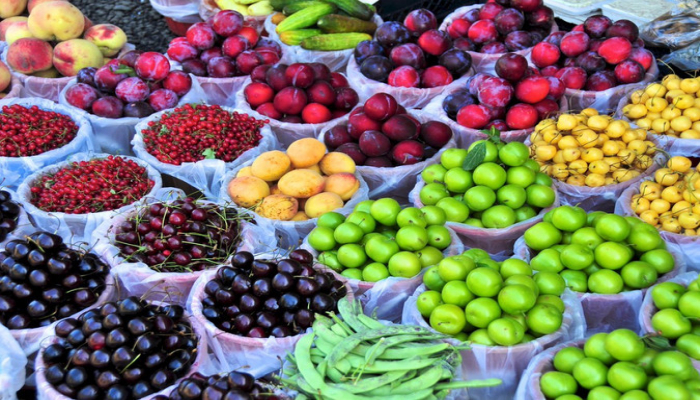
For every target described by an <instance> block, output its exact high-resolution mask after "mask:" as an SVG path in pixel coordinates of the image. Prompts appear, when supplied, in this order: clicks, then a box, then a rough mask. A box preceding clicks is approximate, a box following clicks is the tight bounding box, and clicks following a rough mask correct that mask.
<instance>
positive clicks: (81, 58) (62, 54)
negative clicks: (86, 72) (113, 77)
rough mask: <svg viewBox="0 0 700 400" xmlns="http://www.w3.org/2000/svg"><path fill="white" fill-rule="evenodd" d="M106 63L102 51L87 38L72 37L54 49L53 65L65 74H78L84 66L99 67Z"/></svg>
mask: <svg viewBox="0 0 700 400" xmlns="http://www.w3.org/2000/svg"><path fill="white" fill-rule="evenodd" d="M103 63H104V60H103V56H102V53H101V52H100V49H98V48H97V46H95V45H94V44H93V43H91V42H89V41H87V40H85V39H70V40H66V41H65V42H61V43H59V44H57V45H56V47H54V49H53V66H54V67H55V68H56V69H57V70H58V72H60V73H61V75H63V76H76V75H78V72H80V70H81V69H83V68H88V67H94V68H99V67H101V66H102V64H103Z"/></svg>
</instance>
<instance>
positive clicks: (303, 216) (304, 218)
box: [290, 211, 310, 221]
mask: <svg viewBox="0 0 700 400" xmlns="http://www.w3.org/2000/svg"><path fill="white" fill-rule="evenodd" d="M309 219H310V218H309V216H308V215H306V213H305V212H303V211H298V212H297V213H296V215H294V216H293V217H292V219H290V221H308V220H309Z"/></svg>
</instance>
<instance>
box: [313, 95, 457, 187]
mask: <svg viewBox="0 0 700 400" xmlns="http://www.w3.org/2000/svg"><path fill="white" fill-rule="evenodd" d="M319 140H322V141H323V142H324V143H325V144H326V146H328V147H329V148H330V149H332V150H334V151H339V152H342V153H345V154H347V155H349V156H350V157H352V158H353V160H354V161H355V164H357V165H358V167H357V170H358V171H359V172H360V174H361V175H362V178H364V180H365V181H366V182H367V185H368V186H369V190H370V192H369V197H371V198H376V197H380V196H389V195H390V196H392V197H393V198H395V199H406V198H407V197H408V193H409V192H410V191H411V189H413V188H414V187H415V184H416V177H417V176H418V175H419V174H420V172H421V171H423V170H424V169H425V168H426V167H427V166H428V165H429V164H432V163H435V162H437V161H438V160H439V159H440V156H441V154H443V153H444V152H445V151H446V150H447V149H451V148H454V147H456V146H457V143H456V138H455V137H454V135H453V134H452V130H451V129H450V127H449V126H447V125H446V124H444V123H442V122H438V121H435V118H434V117H433V115H431V114H430V113H428V112H424V111H417V110H411V111H410V112H406V110H405V109H404V108H403V107H402V106H400V105H399V104H398V103H397V102H396V100H395V99H394V98H393V97H392V96H391V95H389V94H384V93H378V94H375V95H373V96H372V97H370V98H369V99H367V101H366V102H365V103H364V104H363V105H361V106H359V107H357V108H355V109H354V110H353V111H352V112H351V113H350V115H349V116H348V117H347V118H346V117H343V118H342V119H341V120H340V121H339V122H338V123H337V124H329V126H328V127H326V128H325V129H324V130H323V131H322V132H321V134H320V135H319Z"/></svg>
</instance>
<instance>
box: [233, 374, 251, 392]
mask: <svg viewBox="0 0 700 400" xmlns="http://www.w3.org/2000/svg"><path fill="white" fill-rule="evenodd" d="M226 381H227V382H228V384H229V387H230V388H238V389H241V390H243V391H245V392H250V391H251V390H253V385H254V384H255V378H253V376H252V375H250V374H244V373H240V372H237V371H231V372H229V373H228V375H227V376H226Z"/></svg>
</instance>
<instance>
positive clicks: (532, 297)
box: [416, 249, 565, 346]
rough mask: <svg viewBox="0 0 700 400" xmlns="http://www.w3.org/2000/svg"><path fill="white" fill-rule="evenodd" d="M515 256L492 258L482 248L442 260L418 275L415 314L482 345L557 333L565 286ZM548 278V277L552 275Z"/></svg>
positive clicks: (509, 343)
mask: <svg viewBox="0 0 700 400" xmlns="http://www.w3.org/2000/svg"><path fill="white" fill-rule="evenodd" d="M532 273H533V271H532V268H530V266H529V265H528V264H527V263H526V262H525V261H523V260H520V259H517V258H511V259H507V260H505V261H503V262H496V261H494V260H492V259H491V258H490V256H489V255H488V253H486V252H485V251H483V250H481V249H470V250H467V251H466V252H464V253H463V254H461V255H457V256H450V257H446V258H444V259H443V260H442V261H440V263H438V265H436V266H433V267H430V268H429V269H428V270H427V271H426V273H425V275H423V283H424V284H425V286H426V288H427V289H428V290H427V291H425V292H423V293H421V294H420V295H419V296H418V299H417V301H416V307H417V308H418V312H420V314H421V315H422V316H423V318H425V320H426V321H427V322H429V323H430V326H431V327H433V329H435V330H436V331H438V332H441V333H444V334H447V335H451V336H453V337H455V338H456V339H459V340H462V341H469V342H472V343H476V344H480V345H485V346H514V345H517V344H521V343H527V342H529V341H532V340H535V339H536V338H538V337H540V336H544V335H548V334H550V333H554V332H555V331H557V330H558V329H559V328H560V327H561V325H562V321H563V319H564V309H565V305H564V302H563V301H562V299H561V297H560V296H561V294H562V293H563V292H564V289H565V286H564V282H563V280H561V278H560V277H559V276H557V275H554V277H551V276H546V275H540V274H535V275H534V276H533V275H532ZM552 278H553V279H552Z"/></svg>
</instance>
